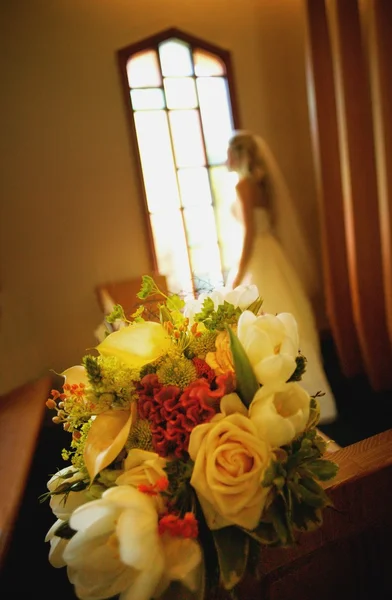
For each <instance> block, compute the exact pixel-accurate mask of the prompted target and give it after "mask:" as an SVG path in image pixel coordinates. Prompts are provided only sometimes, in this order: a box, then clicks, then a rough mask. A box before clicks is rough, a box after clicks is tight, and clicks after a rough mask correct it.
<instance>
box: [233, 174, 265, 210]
mask: <svg viewBox="0 0 392 600" xmlns="http://www.w3.org/2000/svg"><path fill="white" fill-rule="evenodd" d="M236 191H237V195H238V197H239V198H240V200H242V202H246V203H248V204H251V205H253V206H266V198H265V197H264V190H263V189H262V186H261V185H260V183H257V182H256V181H252V179H248V178H244V179H240V181H239V182H238V183H237V185H236Z"/></svg>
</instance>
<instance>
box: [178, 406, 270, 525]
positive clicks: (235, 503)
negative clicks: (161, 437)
mask: <svg viewBox="0 0 392 600" xmlns="http://www.w3.org/2000/svg"><path fill="white" fill-rule="evenodd" d="M221 409H223V410H224V411H225V412H226V411H227V412H229V413H231V414H225V412H224V413H222V414H219V415H216V416H215V417H214V418H213V419H212V420H211V421H210V422H209V423H205V424H203V425H198V426H196V427H195V428H194V429H193V431H192V433H191V436H190V443H189V454H190V456H191V458H192V460H193V461H194V462H195V465H194V468H193V473H192V478H191V485H192V486H193V487H194V488H195V490H196V493H197V495H198V498H199V501H200V504H201V507H202V509H203V513H204V515H205V518H206V521H207V524H208V526H209V528H210V529H220V528H221V527H226V526H227V525H239V526H240V527H245V528H246V529H254V528H255V527H256V526H257V525H258V523H259V521H260V518H261V515H262V512H263V510H264V507H265V504H266V501H267V498H268V494H269V491H270V490H269V488H266V487H263V486H262V485H261V483H262V481H263V478H264V473H265V470H266V468H267V467H268V466H269V464H270V462H271V458H272V451H271V448H270V446H269V444H268V443H267V442H265V441H264V440H260V439H259V438H258V436H257V430H256V427H255V426H254V424H253V423H252V422H251V421H250V419H248V417H247V416H246V412H247V410H246V408H245V407H244V405H243V404H242V403H241V401H240V399H239V397H238V396H237V394H229V395H227V396H224V398H222V402H221ZM233 411H236V412H233Z"/></svg>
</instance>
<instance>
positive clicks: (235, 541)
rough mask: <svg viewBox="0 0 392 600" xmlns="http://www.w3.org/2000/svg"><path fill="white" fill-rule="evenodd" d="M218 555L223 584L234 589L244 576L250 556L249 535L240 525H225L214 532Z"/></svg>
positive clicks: (229, 588) (228, 588)
mask: <svg viewBox="0 0 392 600" xmlns="http://www.w3.org/2000/svg"><path fill="white" fill-rule="evenodd" d="M212 536H213V539H214V544H215V548H216V551H217V555H218V563H219V571H220V580H221V584H222V585H223V587H224V588H225V589H226V590H232V589H233V588H234V587H235V586H236V585H237V584H238V583H239V582H240V581H241V579H242V578H243V576H244V574H245V571H246V567H247V563H248V557H249V537H248V535H247V534H246V533H245V532H244V531H243V530H242V529H240V528H239V527H223V528H222V529H217V530H215V531H213V532H212Z"/></svg>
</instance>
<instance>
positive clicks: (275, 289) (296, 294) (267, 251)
mask: <svg viewBox="0 0 392 600" xmlns="http://www.w3.org/2000/svg"><path fill="white" fill-rule="evenodd" d="M234 214H235V212H234ZM254 218H255V226H256V238H255V240H254V245H253V250H252V256H251V258H250V261H249V263H248V266H247V272H246V274H245V276H244V278H243V280H242V282H241V283H242V284H254V285H256V286H257V288H258V290H259V293H260V296H261V297H262V299H263V305H262V310H263V311H264V312H266V313H273V314H276V313H281V312H289V313H291V314H292V315H294V317H295V319H296V321H297V324H298V331H299V338H300V351H301V353H302V354H303V355H304V356H305V357H306V359H307V365H306V372H305V374H304V375H303V378H302V380H301V385H303V387H304V388H305V389H306V390H307V391H308V392H309V394H311V395H314V394H316V393H317V392H322V393H323V394H324V395H323V396H321V397H320V398H319V402H320V410H321V419H320V423H321V424H323V423H331V422H332V421H334V420H335V419H336V417H337V409H336V402H335V398H334V395H333V392H332V390H331V387H330V384H329V382H328V379H327V376H326V373H325V371H324V366H323V359H322V354H321V349H320V339H319V335H318V331H317V327H316V321H315V317H314V313H313V309H312V306H311V303H310V301H309V299H308V298H307V296H306V294H305V292H304V289H303V286H302V283H301V281H300V279H299V277H298V275H297V273H296V271H295V270H294V268H293V267H292V265H291V263H290V261H289V260H288V259H287V257H286V255H285V253H284V251H283V248H282V246H281V244H280V243H279V241H278V240H277V239H276V237H275V236H274V234H273V233H272V229H271V219H270V214H269V212H268V210H267V209H266V208H261V207H257V208H256V209H254ZM233 274H234V270H233ZM230 279H231V276H230V275H229V278H228V281H227V284H228V285H230V283H231V281H230Z"/></svg>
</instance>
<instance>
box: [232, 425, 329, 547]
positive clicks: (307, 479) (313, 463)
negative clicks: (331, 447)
mask: <svg viewBox="0 0 392 600" xmlns="http://www.w3.org/2000/svg"><path fill="white" fill-rule="evenodd" d="M325 449H326V444H325V442H324V440H323V439H322V438H321V437H320V436H319V435H318V434H317V431H316V430H315V429H314V428H313V429H309V430H306V431H305V432H304V433H302V434H301V435H300V436H298V438H296V439H295V440H293V442H292V443H291V444H289V445H287V446H285V447H284V449H283V450H282V449H281V450H280V451H279V452H278V454H277V460H275V461H273V462H272V463H271V465H270V466H269V467H268V469H267V470H266V472H265V474H264V479H263V482H262V485H263V486H264V487H269V488H271V491H270V494H271V496H270V504H269V507H268V508H267V510H266V511H265V512H264V514H263V519H262V521H261V522H260V523H259V525H258V527H256V529H254V530H253V531H247V530H244V531H245V533H246V534H247V535H249V536H250V537H251V538H252V539H254V540H256V541H258V542H259V544H262V545H280V546H286V545H292V544H293V543H294V542H295V532H296V531H311V530H313V529H315V528H317V527H319V526H320V525H321V524H322V511H323V509H324V508H326V507H327V506H332V502H331V500H330V498H329V496H328V494H327V493H326V492H325V490H324V489H323V487H322V486H321V485H320V483H319V482H324V481H328V480H330V479H332V478H333V477H335V475H336V474H337V471H338V466H337V465H336V464H335V463H334V462H332V461H330V460H328V459H326V458H324V457H323V454H324V452H325Z"/></svg>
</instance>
